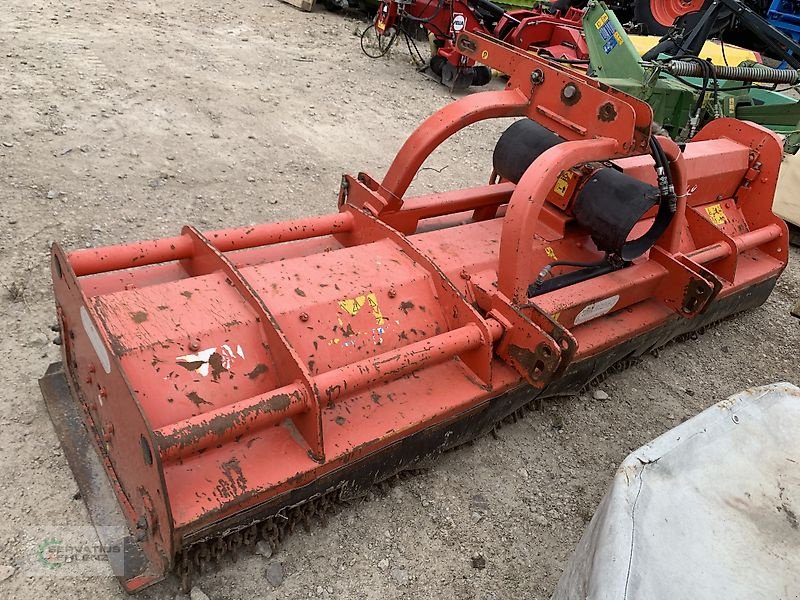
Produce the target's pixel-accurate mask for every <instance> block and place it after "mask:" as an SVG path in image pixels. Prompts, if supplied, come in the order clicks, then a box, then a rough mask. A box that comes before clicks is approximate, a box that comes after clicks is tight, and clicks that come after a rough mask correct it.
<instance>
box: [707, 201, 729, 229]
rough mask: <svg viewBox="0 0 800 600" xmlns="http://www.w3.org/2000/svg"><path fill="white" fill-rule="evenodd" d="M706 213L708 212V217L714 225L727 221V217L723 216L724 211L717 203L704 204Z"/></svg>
mask: <svg viewBox="0 0 800 600" xmlns="http://www.w3.org/2000/svg"><path fill="white" fill-rule="evenodd" d="M706 213H708V218H709V219H710V220H711V222H712V223H713V224H714V225H724V224H725V223H727V222H728V217H726V216H725V211H723V210H722V207H721V206H720V205H719V204H712V205H711V206H706Z"/></svg>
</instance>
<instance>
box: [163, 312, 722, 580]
mask: <svg viewBox="0 0 800 600" xmlns="http://www.w3.org/2000/svg"><path fill="white" fill-rule="evenodd" d="M724 320H726V319H722V320H721V321H724ZM721 321H715V322H714V323H710V324H708V325H705V326H703V327H701V328H699V329H697V330H696V331H693V332H689V333H685V334H682V335H679V336H678V337H676V338H674V339H672V340H670V341H668V342H666V343H665V344H663V345H662V346H659V347H658V348H654V349H653V350H651V351H650V354H652V355H654V356H658V353H659V352H660V351H661V350H663V349H664V348H666V347H667V346H670V345H671V344H674V343H681V342H684V341H687V340H696V339H697V337H698V336H699V335H702V334H703V333H704V332H705V331H706V330H707V329H709V328H711V327H714V326H715V325H717V324H718V323H719V322H721ZM641 360H642V358H641V356H639V357H627V358H624V359H622V360H620V361H618V362H616V363H614V364H613V365H611V366H610V367H609V368H608V369H606V370H605V371H603V372H602V373H601V374H599V375H597V376H596V377H595V378H594V379H592V380H591V381H590V382H589V383H587V384H586V385H585V386H584V387H583V389H582V391H583V390H586V389H588V388H590V387H596V386H597V385H599V384H600V383H602V382H603V381H605V380H606V379H607V378H608V377H610V376H612V375H615V374H617V373H621V372H623V371H625V370H626V369H628V368H630V367H632V366H634V365H636V364H638V363H640V362H641ZM542 403H543V400H542V399H540V398H534V399H533V400H531V401H530V402H528V403H526V404H524V405H522V406H521V407H520V408H518V409H516V410H515V411H514V412H512V413H510V414H509V415H507V416H506V417H504V418H502V419H501V420H499V421H498V422H497V423H496V424H495V426H494V427H493V428H492V429H491V433H492V435H493V436H494V437H497V431H498V430H499V429H501V428H502V427H503V425H507V424H512V423H516V422H517V421H519V420H520V419H522V418H524V417H525V415H526V414H527V413H529V412H533V411H541V410H542ZM467 443H468V444H469V443H471V442H467ZM455 449H456V448H453V449H452V450H455ZM425 471H427V469H425V468H416V469H407V470H404V471H400V472H399V473H397V474H396V475H393V476H391V477H389V478H387V479H385V480H383V481H380V482H378V483H376V484H374V485H373V486H372V487H371V488H370V490H369V491H366V492H364V493H363V494H362V495H361V496H359V497H360V498H363V497H364V496H367V495H368V494H369V493H370V491H374V492H376V493H377V494H379V495H380V494H385V493H386V491H387V490H388V489H389V488H391V487H394V486H395V485H396V484H397V483H399V482H400V481H402V480H404V479H408V478H410V477H415V476H416V475H417V474H418V473H420V472H425ZM350 500H351V499H350V498H348V499H343V498H342V491H341V489H339V488H335V489H333V490H331V491H329V492H328V493H326V494H324V495H321V496H317V497H315V498H312V499H310V500H308V501H306V502H304V503H302V504H298V505H296V506H293V507H289V508H286V509H283V510H281V511H280V512H279V513H278V514H275V515H273V516H270V517H267V518H266V519H265V520H264V521H261V522H259V523H254V524H252V525H249V526H247V527H245V528H242V529H238V530H236V531H232V532H229V533H225V534H222V535H220V536H218V537H215V538H211V539H208V540H204V541H201V542H197V543H195V544H192V545H191V546H189V547H188V548H185V549H184V550H182V551H181V553H180V554H179V555H178V557H177V560H176V561H175V569H174V571H175V574H176V575H177V576H178V577H179V579H180V582H181V588H182V589H183V590H184V591H185V592H188V590H189V589H190V588H191V585H192V579H193V577H194V575H195V574H198V573H199V574H201V575H202V574H204V573H205V572H207V571H208V570H209V568H216V567H217V566H218V565H219V564H220V562H221V561H222V560H224V559H225V558H226V557H230V558H231V559H232V560H233V561H236V559H237V558H238V554H239V552H240V551H242V550H244V551H247V549H248V548H250V549H252V548H254V547H255V545H256V543H257V542H258V541H260V540H263V541H265V542H266V543H268V544H269V546H270V550H271V551H272V552H275V551H276V550H277V549H278V547H279V546H280V545H281V543H282V542H283V541H284V540H285V539H286V538H287V537H288V536H289V535H291V534H292V533H293V532H294V531H295V530H296V529H297V528H298V527H302V528H303V529H304V530H305V531H306V532H308V531H310V530H311V527H312V526H314V525H315V524H319V525H322V526H323V527H324V526H325V525H326V524H327V520H328V517H331V516H333V515H334V514H335V513H336V512H337V511H338V509H340V508H341V507H343V506H346V505H348V504H349V503H350Z"/></svg>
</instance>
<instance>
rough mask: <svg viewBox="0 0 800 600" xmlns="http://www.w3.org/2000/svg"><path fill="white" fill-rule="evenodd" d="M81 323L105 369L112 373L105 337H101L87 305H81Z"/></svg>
mask: <svg viewBox="0 0 800 600" xmlns="http://www.w3.org/2000/svg"><path fill="white" fill-rule="evenodd" d="M81 323H83V330H84V331H85V332H86V337H88V338H89V342H91V344H92V348H94V353H95V354H97V358H98V359H99V360H100V364H101V365H103V371H105V372H106V373H111V359H110V358H109V357H108V350H106V345H105V344H104V343H103V338H101V337H100V333H99V332H98V331H97V328H96V327H95V326H94V323H92V319H91V317H90V316H89V313H88V312H87V311H86V307H85V306H81Z"/></svg>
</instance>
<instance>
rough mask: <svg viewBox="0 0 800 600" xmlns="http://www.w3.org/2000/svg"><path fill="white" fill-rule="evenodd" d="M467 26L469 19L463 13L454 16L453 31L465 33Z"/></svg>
mask: <svg viewBox="0 0 800 600" xmlns="http://www.w3.org/2000/svg"><path fill="white" fill-rule="evenodd" d="M466 25H467V18H466V17H465V16H464V15H463V14H462V13H455V14H454V15H453V31H463V29H464V27H466Z"/></svg>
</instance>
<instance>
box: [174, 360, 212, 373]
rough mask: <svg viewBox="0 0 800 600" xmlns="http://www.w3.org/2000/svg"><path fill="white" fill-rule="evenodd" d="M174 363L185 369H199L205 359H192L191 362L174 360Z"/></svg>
mask: <svg viewBox="0 0 800 600" xmlns="http://www.w3.org/2000/svg"><path fill="white" fill-rule="evenodd" d="M175 364H176V365H178V366H179V367H183V368H184V369H186V370H187V371H197V369H199V368H200V367H202V366H203V365H204V364H206V363H205V361H202V360H193V361H192V362H176V363H175Z"/></svg>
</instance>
